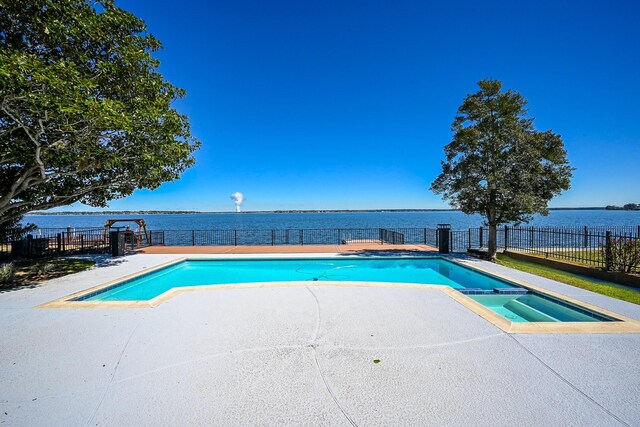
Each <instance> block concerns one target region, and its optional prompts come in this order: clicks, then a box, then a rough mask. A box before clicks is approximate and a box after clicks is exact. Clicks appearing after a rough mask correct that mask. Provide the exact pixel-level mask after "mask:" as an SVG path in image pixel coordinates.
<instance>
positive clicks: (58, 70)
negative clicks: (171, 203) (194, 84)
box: [0, 0, 199, 223]
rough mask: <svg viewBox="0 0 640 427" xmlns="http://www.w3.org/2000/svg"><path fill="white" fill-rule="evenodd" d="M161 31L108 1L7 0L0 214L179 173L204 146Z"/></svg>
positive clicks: (0, 17) (1, 41)
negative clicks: (171, 71) (162, 62)
mask: <svg viewBox="0 0 640 427" xmlns="http://www.w3.org/2000/svg"><path fill="white" fill-rule="evenodd" d="M160 48H161V44H160V42H159V41H158V40H157V39H156V38H154V37H153V36H152V35H151V34H149V33H148V32H147V28H146V26H145V23H144V22H143V21H142V20H140V19H139V18H137V17H136V16H134V15H132V14H131V13H129V12H126V11H124V10H122V9H120V8H118V7H116V6H115V4H114V2H113V1H111V0H103V1H91V0H22V1H13V0H0V153H1V154H0V155H1V157H0V189H1V193H0V223H2V222H8V221H11V220H13V219H15V218H19V217H20V216H22V215H23V214H25V213H27V212H30V211H32V210H43V209H48V208H52V207H55V206H61V205H68V204H71V203H74V202H77V201H80V202H82V203H85V204H88V205H90V206H100V207H103V206H106V204H107V202H108V201H109V200H112V199H116V198H121V197H125V196H127V195H129V194H131V193H132V192H133V191H134V190H135V189H141V188H149V189H154V188H157V187H158V186H159V185H160V184H162V183H163V182H165V181H171V180H175V179H176V178H178V177H179V176H180V174H181V173H182V172H183V171H184V170H186V169H187V168H188V167H189V166H191V165H192V164H193V162H194V158H193V152H194V151H195V150H196V149H197V147H198V146H199V142H198V141H197V139H196V138H195V137H194V136H192V134H191V131H190V126H189V121H188V118H187V117H186V116H184V115H181V114H179V113H178V112H177V111H176V110H175V109H174V108H173V107H172V102H173V101H175V100H177V99H179V98H181V97H183V96H184V95H185V92H184V91H183V90H182V89H179V88H177V87H175V86H173V85H172V84H171V83H169V82H168V81H167V80H166V79H165V78H164V77H163V76H162V74H160V73H159V71H158V67H159V61H158V60H157V59H155V58H154V57H153V56H152V54H153V53H154V52H155V51H157V50H158V49H160Z"/></svg>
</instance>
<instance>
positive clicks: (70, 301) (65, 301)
mask: <svg viewBox="0 0 640 427" xmlns="http://www.w3.org/2000/svg"><path fill="white" fill-rule="evenodd" d="M256 255H257V254H256ZM313 258H314V259H323V257H317V256H314V257H313ZM324 258H326V259H335V257H324ZM348 258H353V259H362V258H361V257H358V256H357V255H354V256H346V257H341V258H340V259H348ZM392 258H429V257H402V256H399V257H392ZM431 258H442V259H445V260H447V261H449V262H452V263H454V264H457V265H459V266H461V267H464V268H469V269H471V270H477V271H478V272H479V273H481V274H486V275H489V276H492V277H495V278H498V279H501V280H505V281H507V282H511V283H514V284H516V285H518V286H521V287H523V288H526V289H529V290H531V291H534V292H537V293H540V294H543V295H547V296H549V297H552V298H557V299H560V300H564V301H566V302H568V303H570V304H574V305H577V306H578V307H581V308H584V309H587V310H590V311H593V312H595V313H597V314H600V315H603V316H607V317H612V318H614V319H616V320H615V321H611V322H511V321H509V320H508V319H506V318H504V317H502V316H501V315H499V314H498V313H496V312H494V311H492V310H491V309H489V308H487V307H485V306H483V305H482V304H480V303H479V302H477V301H475V300H473V299H472V298H470V297H469V296H467V295H464V294H463V293H461V292H459V291H457V290H455V289H454V288H452V287H450V286H447V285H440V284H438V285H435V284H431V285H430V284H417V283H399V282H357V281H351V282H350V281H322V282H320V281H318V282H312V283H310V282H308V281H283V282H251V283H235V284H215V285H213V284H212V285H198V286H184V287H179V288H171V289H169V290H168V291H165V292H163V293H162V294H160V295H158V296H156V297H154V298H152V299H150V300H144V301H143V300H137V301H132V300H129V301H81V300H80V301H79V300H77V298H81V297H83V296H86V295H88V294H91V293H94V292H98V291H101V290H103V289H105V288H109V287H111V286H114V285H117V284H119V283H122V282H125V281H128V280H132V279H135V278H137V277H140V276H145V275H148V274H151V273H153V272H154V271H157V270H161V269H164V268H167V267H170V266H172V265H175V264H179V263H181V262H185V261H203V260H205V261H206V260H221V259H225V260H230V259H229V258H216V257H203V258H200V257H198V258H190V257H181V258H177V259H174V260H171V261H168V262H164V263H161V264H158V265H156V266H154V267H151V268H148V269H144V270H142V271H138V272H136V273H132V274H129V275H126V276H123V277H120V278H117V279H115V280H111V281H108V282H105V283H102V284H99V285H96V286H93V287H91V288H87V289H84V290H81V291H78V292H75V293H72V294H69V295H66V296H64V297H61V298H58V299H55V300H53V301H50V302H47V303H44V304H40V305H38V306H36V308H154V307H157V306H159V305H160V304H162V303H164V302H166V301H168V300H170V299H172V298H174V297H176V296H178V295H179V294H181V293H183V292H195V291H209V290H224V289H243V288H266V287H304V286H309V285H310V284H312V286H334V287H335V286H344V287H380V288H384V287H388V288H408V289H423V290H430V291H439V292H442V293H444V294H445V295H447V296H449V297H450V298H452V299H453V300H455V301H456V302H458V303H459V304H461V305H462V306H464V307H465V308H467V309H468V310H470V311H472V312H473V313H475V314H477V315H478V316H480V317H482V318H483V319H485V320H487V321H488V322H490V323H492V324H493V325H494V326H496V327H498V328H499V329H501V330H502V331H504V332H506V333H515V334H534V333H550V334H565V333H640V321H638V320H635V319H632V318H630V317H627V316H623V315H621V314H618V313H615V312H612V311H609V310H606V309H604V308H602V307H598V306H595V305H593V304H590V303H587V302H584V301H580V300H577V299H575V298H572V297H569V296H566V295H563V294H561V293H558V292H554V291H550V290H548V289H544V288H542V287H539V286H536V285H532V284H530V283H527V282H524V281H522V280H519V279H515V278H511V277H509V276H506V275H504V274H500V273H496V272H494V271H489V270H487V269H485V268H483V267H480V266H477V265H471V264H470V263H468V262H465V261H464V260H460V259H454V258H452V257H450V256H442V255H441V254H438V255H435V256H431ZM242 259H244V260H249V259H257V258H242ZM272 259H273V258H272ZM377 259H381V258H377Z"/></svg>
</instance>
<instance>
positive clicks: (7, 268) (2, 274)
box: [0, 263, 16, 285]
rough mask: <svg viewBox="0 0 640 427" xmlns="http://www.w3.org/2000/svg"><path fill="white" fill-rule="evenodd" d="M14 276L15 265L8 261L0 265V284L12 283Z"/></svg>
mask: <svg viewBox="0 0 640 427" xmlns="http://www.w3.org/2000/svg"><path fill="white" fill-rule="evenodd" d="M15 277H16V266H15V265H13V263H8V264H4V265H2V266H0V285H9V284H11V283H13V281H14V279H15Z"/></svg>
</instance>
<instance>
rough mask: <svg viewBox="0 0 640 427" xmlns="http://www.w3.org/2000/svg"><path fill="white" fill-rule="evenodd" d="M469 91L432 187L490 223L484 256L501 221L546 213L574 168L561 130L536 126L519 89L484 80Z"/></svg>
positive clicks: (492, 255)
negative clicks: (507, 87) (510, 88)
mask: <svg viewBox="0 0 640 427" xmlns="http://www.w3.org/2000/svg"><path fill="white" fill-rule="evenodd" d="M478 86H479V87H480V90H479V91H478V92H476V93H474V94H470V95H467V97H466V98H465V100H464V102H463V103H462V105H461V106H460V108H459V109H458V113H457V115H456V117H455V119H454V121H453V125H452V132H453V133H454V135H453V139H452V141H451V142H450V143H449V144H448V145H446V146H445V148H444V151H445V157H446V160H444V161H443V162H442V173H441V174H440V175H439V176H438V177H437V178H436V179H435V180H434V181H433V183H432V184H431V190H432V191H434V192H435V193H437V194H443V196H444V198H445V199H446V200H448V201H449V202H450V204H451V205H452V206H453V207H455V208H458V209H460V210H462V211H463V212H464V213H467V214H474V213H478V214H481V215H483V216H484V217H485V220H486V224H487V225H488V226H489V242H488V249H489V251H488V257H489V259H492V260H493V259H495V256H496V252H497V238H496V234H497V233H496V230H497V227H498V226H499V225H501V224H508V223H515V224H519V223H522V222H528V221H529V220H531V217H532V215H533V214H535V213H540V214H543V215H546V214H548V208H547V203H548V202H549V201H550V200H551V199H552V198H553V197H554V196H556V195H558V194H560V193H561V192H562V191H563V190H567V189H569V187H570V181H571V176H572V170H573V168H572V167H571V166H569V162H568V160H567V153H566V151H565V149H564V144H563V142H562V138H561V137H560V135H558V134H555V133H553V132H552V131H550V130H548V131H544V132H538V131H536V130H535V128H534V126H533V120H534V119H533V118H530V117H528V116H527V110H526V105H527V101H526V100H525V99H524V97H523V96H522V95H520V94H519V93H517V92H515V91H513V90H508V91H506V92H502V83H501V82H499V81H497V80H483V81H480V82H479V83H478Z"/></svg>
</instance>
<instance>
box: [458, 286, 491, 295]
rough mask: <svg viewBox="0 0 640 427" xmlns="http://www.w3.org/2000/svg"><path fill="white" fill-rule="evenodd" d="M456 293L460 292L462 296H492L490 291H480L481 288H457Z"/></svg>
mask: <svg viewBox="0 0 640 427" xmlns="http://www.w3.org/2000/svg"><path fill="white" fill-rule="evenodd" d="M456 291H458V292H460V293H461V294H464V295H487V294H493V291H492V290H487V289H482V288H458V289H456Z"/></svg>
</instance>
